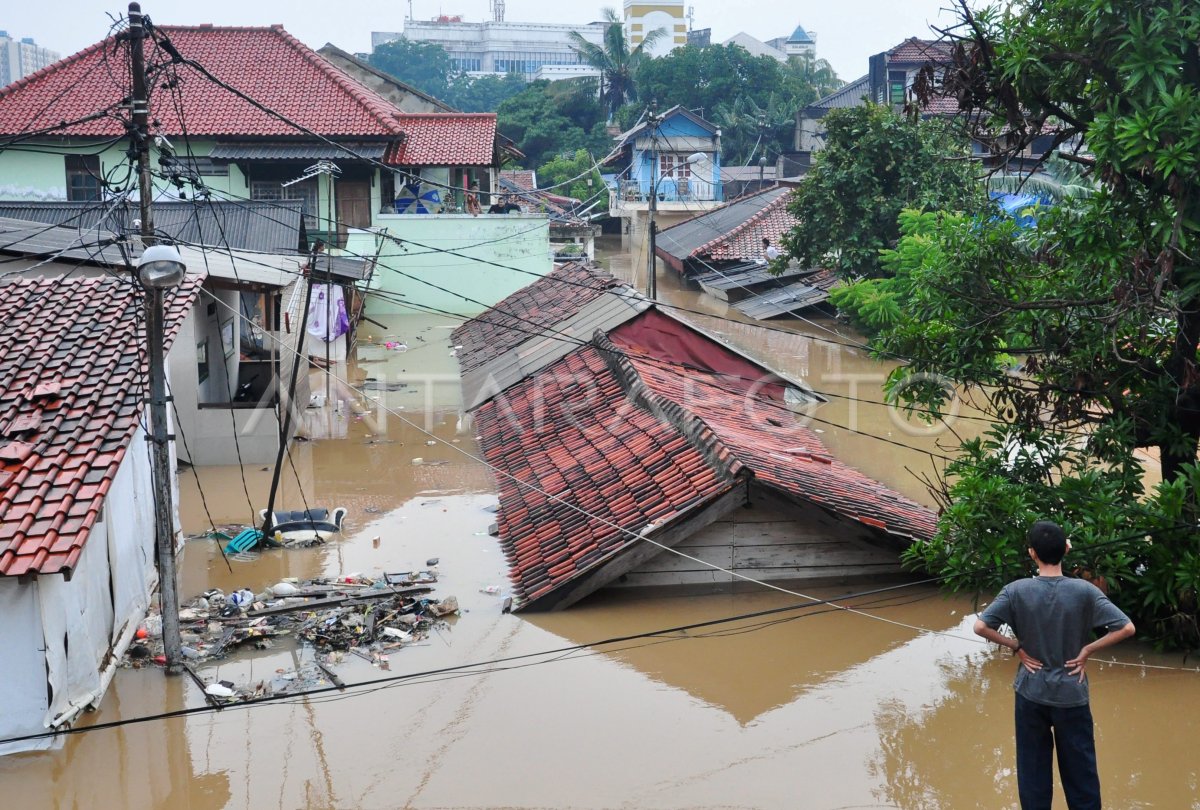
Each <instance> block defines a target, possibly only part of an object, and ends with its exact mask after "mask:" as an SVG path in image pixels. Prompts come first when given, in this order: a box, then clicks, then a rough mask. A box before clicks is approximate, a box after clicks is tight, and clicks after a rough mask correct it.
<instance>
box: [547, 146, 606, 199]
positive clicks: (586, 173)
mask: <svg viewBox="0 0 1200 810" xmlns="http://www.w3.org/2000/svg"><path fill="white" fill-rule="evenodd" d="M595 166H596V161H595V160H594V159H593V158H592V156H591V155H590V154H588V151H587V150H586V149H578V150H576V151H575V153H574V154H573V155H570V156H563V155H560V156H558V157H555V158H554V159H553V160H551V161H550V162H549V163H546V164H543V165H542V166H540V167H539V168H538V170H537V177H538V185H539V186H540V187H541V188H550V189H552V190H553V192H554V193H555V194H559V195H562V196H563V197H574V198H575V199H577V200H580V201H584V202H586V201H588V200H590V199H591V198H592V197H594V196H596V195H597V194H599V193H600V192H601V191H604V190H605V187H604V179H603V178H602V177H601V176H600V172H599V171H597V170H596V168H595ZM567 181H570V183H569V184H568V185H566V186H561V187H560V184H562V183H567ZM589 183H590V185H589Z"/></svg>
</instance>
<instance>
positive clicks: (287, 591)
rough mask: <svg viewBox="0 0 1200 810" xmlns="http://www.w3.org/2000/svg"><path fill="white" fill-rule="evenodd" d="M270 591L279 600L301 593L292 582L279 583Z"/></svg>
mask: <svg viewBox="0 0 1200 810" xmlns="http://www.w3.org/2000/svg"><path fill="white" fill-rule="evenodd" d="M268 590H269V591H270V592H271V593H272V594H273V595H274V596H275V597H276V598H277V599H282V598H284V597H286V596H295V595H296V594H298V593H300V589H299V588H297V587H296V586H295V585H293V584H292V583H290V582H277V583H275V584H274V585H272V586H271V587H270V588H268Z"/></svg>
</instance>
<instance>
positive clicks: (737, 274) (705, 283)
mask: <svg viewBox="0 0 1200 810" xmlns="http://www.w3.org/2000/svg"><path fill="white" fill-rule="evenodd" d="M809 272H811V271H809V270H808V269H806V268H801V267H798V266H797V267H792V266H789V267H787V268H786V269H785V270H784V271H783V272H782V273H780V274H779V275H775V274H774V273H772V272H771V269H770V266H769V265H767V264H766V263H765V262H748V263H747V264H739V265H735V266H733V267H730V268H727V269H724V270H719V271H714V272H712V273H705V274H704V275H701V276H695V280H696V283H698V284H699V285H700V286H701V287H703V288H704V291H705V292H707V293H709V295H712V292H711V291H712V290H733V289H737V288H739V287H753V286H754V285H756V284H764V283H767V282H776V283H777V284H783V283H785V282H786V281H788V280H791V279H795V278H796V277H797V276H802V275H805V274H806V273H809Z"/></svg>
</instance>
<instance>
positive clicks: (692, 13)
mask: <svg viewBox="0 0 1200 810" xmlns="http://www.w3.org/2000/svg"><path fill="white" fill-rule="evenodd" d="M687 21H688V30H689V31H691V30H692V27H693V26H694V25H695V23H696V7H695V6H688V13H687Z"/></svg>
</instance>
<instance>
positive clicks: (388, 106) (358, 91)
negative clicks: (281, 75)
mask: <svg viewBox="0 0 1200 810" xmlns="http://www.w3.org/2000/svg"><path fill="white" fill-rule="evenodd" d="M204 30H211V29H204ZM255 30H263V31H273V32H274V33H277V34H279V35H280V37H281V38H282V39H283V41H284V42H286V43H287V44H288V45H290V46H291V47H292V49H293V50H295V51H296V52H297V53H299V54H300V55H301V56H302V57H304V59H306V60H307V61H308V62H309V63H311V64H312V65H314V66H315V67H316V68H317V69H318V70H320V71H321V72H322V73H324V74H325V75H326V76H328V77H329V78H330V79H332V80H333V81H334V83H335V84H337V85H339V86H340V87H341V88H342V89H343V90H345V91H346V92H348V93H349V94H350V95H351V96H352V97H353V98H354V100H355V101H357V102H358V103H359V104H361V105H362V106H363V107H365V108H366V109H367V110H368V111H369V112H371V113H372V114H373V115H375V117H376V118H378V119H379V123H381V124H382V125H383V127H384V128H385V129H388V130H391V132H392V133H393V134H396V135H401V134H403V132H402V131H401V129H400V127H399V125H398V122H397V121H396V118H397V116H399V115H400V108H399V107H396V106H395V105H394V104H392V103H391V102H389V101H387V100H386V99H385V98H383V97H382V96H380V95H379V94H378V93H375V92H374V91H373V90H371V89H370V88H368V87H367V86H366V85H364V84H362V83H361V82H359V81H358V80H357V79H355V78H353V77H352V76H351V75H350V74H349V73H346V72H345V71H343V70H340V69H338V68H337V67H336V66H335V65H334V64H333V63H332V62H330V61H329V60H328V59H326V58H325V57H323V56H321V54H319V53H317V52H316V51H315V50H313V49H312V48H310V47H308V46H307V45H305V44H304V43H303V42H301V41H300V40H298V39H296V37H294V36H293V35H292V34H290V33H288V31H287V29H285V28H284V27H283V26H282V25H278V26H276V25H272V26H270V27H269V28H263V29H255Z"/></svg>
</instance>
